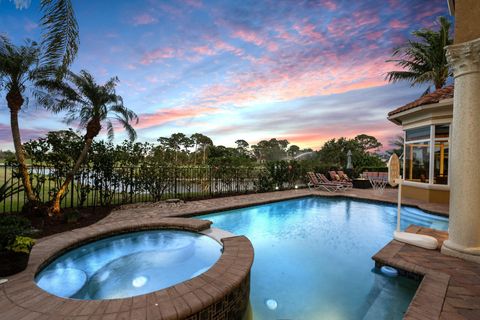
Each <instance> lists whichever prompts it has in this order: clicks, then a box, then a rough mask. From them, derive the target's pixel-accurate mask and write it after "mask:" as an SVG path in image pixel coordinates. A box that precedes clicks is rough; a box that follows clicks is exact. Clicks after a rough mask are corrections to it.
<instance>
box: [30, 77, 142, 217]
mask: <svg viewBox="0 0 480 320" xmlns="http://www.w3.org/2000/svg"><path fill="white" fill-rule="evenodd" d="M118 82H119V80H118V78H117V77H113V78H111V79H110V80H109V81H107V82H106V83H105V84H103V85H99V84H97V83H96V82H95V79H94V78H93V76H92V75H91V74H90V73H88V72H87V71H85V70H82V71H80V73H79V74H75V73H73V72H71V71H68V72H67V73H66V76H65V79H64V80H63V81H61V82H59V81H57V80H56V79H53V80H51V79H44V80H41V81H39V86H41V87H43V88H44V89H46V92H47V93H48V94H45V95H42V96H41V98H40V99H39V101H40V102H41V103H42V104H43V105H44V106H46V107H47V108H49V109H50V110H52V111H53V112H55V113H58V112H64V111H66V112H67V115H66V120H67V123H72V122H76V123H78V124H79V126H80V127H81V128H82V129H86V133H85V136H84V146H83V149H82V151H81V153H80V155H79V157H78V158H77V160H76V162H75V164H74V166H73V168H72V170H71V171H70V172H69V173H68V174H67V177H66V179H65V181H64V182H63V184H62V185H61V186H60V188H59V189H58V191H57V192H56V194H55V195H54V198H53V200H52V204H51V207H50V210H49V214H50V215H51V216H52V215H58V214H59V213H60V200H61V199H62V197H63V195H64V194H65V192H66V190H67V188H68V185H69V183H70V182H71V181H72V179H73V178H74V175H75V173H76V172H77V171H78V169H79V168H80V166H81V165H82V163H83V162H84V161H85V159H86V157H87V154H88V151H89V150H90V147H91V145H92V142H93V139H94V138H95V137H96V136H98V134H99V133H100V131H101V130H102V124H103V123H104V124H105V125H106V129H107V135H108V138H109V139H110V140H112V139H113V137H114V121H115V122H117V123H118V124H120V125H121V126H122V127H123V128H124V129H125V130H126V132H127V134H128V137H129V138H130V140H131V141H133V140H135V139H136V132H135V130H134V129H133V127H132V125H131V124H130V123H131V122H135V123H138V117H137V115H136V114H135V113H134V112H133V111H131V110H130V109H128V108H126V107H125V106H124V105H123V99H122V97H121V96H119V95H117V94H116V91H115V87H116V86H117V84H118Z"/></svg>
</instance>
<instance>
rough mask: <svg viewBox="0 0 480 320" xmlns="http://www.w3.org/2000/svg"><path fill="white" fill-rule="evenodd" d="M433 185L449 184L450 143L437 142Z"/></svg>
mask: <svg viewBox="0 0 480 320" xmlns="http://www.w3.org/2000/svg"><path fill="white" fill-rule="evenodd" d="M433 173H434V176H433V179H434V181H433V183H436V184H448V141H435V157H434V169H433Z"/></svg>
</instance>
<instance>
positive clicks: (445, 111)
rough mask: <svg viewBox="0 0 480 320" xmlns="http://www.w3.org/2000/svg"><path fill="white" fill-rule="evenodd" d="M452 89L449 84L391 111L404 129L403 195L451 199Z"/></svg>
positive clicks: (394, 120) (442, 199)
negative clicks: (449, 174)
mask: <svg viewBox="0 0 480 320" xmlns="http://www.w3.org/2000/svg"><path fill="white" fill-rule="evenodd" d="M453 92H454V87H453V86H447V87H444V88H442V89H439V90H436V91H435V92H432V93H430V94H427V95H425V96H423V97H421V98H419V99H417V100H415V101H413V102H410V103H408V104H406V105H404V106H402V107H399V108H397V109H395V110H393V111H391V112H389V113H388V120H390V121H392V122H393V123H395V124H397V125H400V126H402V129H403V131H404V138H405V144H404V154H403V177H404V181H405V182H404V183H403V195H404V197H407V198H413V199H418V200H423V201H428V202H437V203H448V202H449V198H450V182H449V178H448V177H449V176H448V173H449V167H450V165H449V163H450V157H449V151H450V146H451V144H450V132H451V123H452V115H453Z"/></svg>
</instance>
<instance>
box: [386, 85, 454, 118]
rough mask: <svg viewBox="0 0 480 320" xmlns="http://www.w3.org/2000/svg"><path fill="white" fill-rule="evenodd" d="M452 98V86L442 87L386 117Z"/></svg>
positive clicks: (391, 112)
mask: <svg viewBox="0 0 480 320" xmlns="http://www.w3.org/2000/svg"><path fill="white" fill-rule="evenodd" d="M448 98H453V85H450V86H446V87H443V88H441V89H438V90H435V91H434V92H432V93H429V94H426V95H424V96H423V97H420V98H418V99H417V100H415V101H412V102H410V103H407V104H406V105H404V106H402V107H399V108H397V109H395V110H393V111H390V112H389V113H388V116H389V117H390V116H393V115H394V114H397V113H400V112H403V111H407V110H410V109H413V108H416V107H419V106H423V105H426V104H432V103H437V102H439V101H441V100H444V99H448Z"/></svg>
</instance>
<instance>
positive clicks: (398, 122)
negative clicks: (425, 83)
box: [387, 98, 453, 125]
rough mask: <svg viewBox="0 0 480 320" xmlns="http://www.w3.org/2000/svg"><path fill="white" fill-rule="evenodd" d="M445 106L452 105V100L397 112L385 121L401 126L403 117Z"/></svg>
mask: <svg viewBox="0 0 480 320" xmlns="http://www.w3.org/2000/svg"><path fill="white" fill-rule="evenodd" d="M447 105H453V98H447V99H443V100H440V101H439V102H436V103H429V104H424V105H421V106H417V107H414V108H411V109H408V110H405V111H402V112H398V113H395V114H392V115H391V116H388V117H387V119H388V120H390V121H391V122H393V123H395V124H396V125H402V120H401V118H403V117H404V116H407V115H409V114H411V113H416V112H419V111H422V110H428V109H432V108H438V107H443V106H447Z"/></svg>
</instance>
